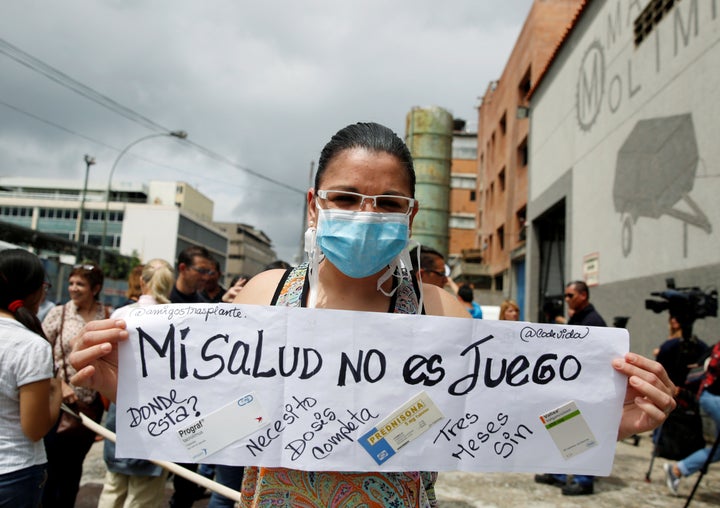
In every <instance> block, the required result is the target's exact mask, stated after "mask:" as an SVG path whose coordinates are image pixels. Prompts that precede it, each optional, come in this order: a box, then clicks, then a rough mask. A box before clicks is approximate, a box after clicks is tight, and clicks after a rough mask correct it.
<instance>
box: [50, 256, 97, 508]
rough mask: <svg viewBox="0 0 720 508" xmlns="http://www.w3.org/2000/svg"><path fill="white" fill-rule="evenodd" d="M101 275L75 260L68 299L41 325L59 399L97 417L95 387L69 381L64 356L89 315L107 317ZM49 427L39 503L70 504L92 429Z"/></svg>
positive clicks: (70, 368)
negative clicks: (56, 374) (50, 349)
mask: <svg viewBox="0 0 720 508" xmlns="http://www.w3.org/2000/svg"><path fill="white" fill-rule="evenodd" d="M103 281H104V276H103V272H102V270H101V269H100V267H99V266H98V265H97V264H95V263H93V262H85V263H83V264H80V265H75V266H74V267H73V269H72V270H71V271H70V276H69V277H68V292H69V293H70V301H69V302H67V303H66V304H64V305H58V306H57V307H55V308H53V309H52V310H51V311H50V312H48V315H47V316H46V317H45V319H44V320H43V324H42V327H43V330H44V331H45V335H46V336H47V338H48V340H49V341H50V343H51V344H52V345H53V358H54V361H55V368H56V369H58V371H59V372H60V378H61V379H62V395H63V402H65V403H66V404H69V405H72V404H76V403H77V402H78V401H80V402H82V403H84V404H87V405H89V406H90V407H91V408H92V409H91V411H92V413H93V414H94V415H96V418H95V419H96V420H97V421H99V420H100V418H101V417H102V413H103V402H102V400H101V398H100V395H99V394H98V392H96V391H95V390H91V389H88V388H82V387H79V386H73V385H72V384H70V378H71V377H72V376H73V375H74V374H75V369H74V368H73V366H72V365H71V364H70V362H69V361H68V358H67V357H68V355H69V354H70V352H71V351H72V345H71V341H72V340H73V339H74V338H75V337H76V336H77V335H79V334H80V331H81V330H82V329H83V327H84V326H85V325H86V324H87V323H89V322H90V321H94V320H96V319H105V318H107V317H108V315H107V311H106V310H105V306H104V305H103V304H102V303H101V302H100V301H99V298H100V291H101V290H102V286H103ZM55 430H56V429H53V430H52V431H51V432H50V433H49V434H48V435H47V436H46V437H45V450H46V451H47V456H48V482H47V485H46V486H45V492H44V494H43V506H45V507H52V508H72V507H73V506H74V505H75V497H76V496H77V491H78V488H79V487H80V478H81V477H82V465H83V461H84V460H85V455H87V453H88V451H89V450H90V447H91V446H92V444H93V442H94V441H95V433H94V432H93V431H91V430H89V429H87V428H85V427H83V428H82V429H79V430H78V431H77V432H73V433H72V434H67V433H61V434H58V433H57V432H55Z"/></svg>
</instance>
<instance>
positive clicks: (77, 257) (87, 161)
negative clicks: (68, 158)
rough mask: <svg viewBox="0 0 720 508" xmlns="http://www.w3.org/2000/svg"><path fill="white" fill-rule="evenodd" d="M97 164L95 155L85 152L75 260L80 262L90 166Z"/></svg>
mask: <svg viewBox="0 0 720 508" xmlns="http://www.w3.org/2000/svg"><path fill="white" fill-rule="evenodd" d="M93 164H95V157H90V156H89V155H88V154H85V184H84V185H83V191H82V196H81V197H80V212H79V213H78V226H77V233H76V234H75V241H76V242H77V251H76V252H75V262H76V263H80V261H81V259H80V246H81V243H80V238H81V236H82V227H83V219H84V218H85V196H86V195H87V184H88V175H89V174H90V166H92V165H93Z"/></svg>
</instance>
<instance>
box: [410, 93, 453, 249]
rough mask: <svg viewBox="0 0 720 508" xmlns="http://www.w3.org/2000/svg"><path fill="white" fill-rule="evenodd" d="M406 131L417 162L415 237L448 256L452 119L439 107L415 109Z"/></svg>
mask: <svg viewBox="0 0 720 508" xmlns="http://www.w3.org/2000/svg"><path fill="white" fill-rule="evenodd" d="M405 131H406V137H405V143H406V144H407V146H408V148H410V153H412V156H413V160H414V161H415V176H416V186H415V198H416V199H417V200H418V201H419V202H420V211H419V212H418V213H417V215H416V216H415V220H414V221H413V226H412V238H413V239H414V240H417V241H418V242H419V243H421V244H422V245H427V246H428V247H432V248H433V249H435V250H437V251H438V252H441V253H442V254H443V255H444V256H447V254H448V241H449V233H448V219H449V214H450V212H449V210H450V164H451V162H452V160H451V158H452V139H453V117H452V115H451V114H450V113H449V112H448V111H446V110H444V109H442V108H440V107H437V106H431V107H426V108H420V107H415V108H413V109H412V110H411V111H410V113H408V115H407V118H406V125H405Z"/></svg>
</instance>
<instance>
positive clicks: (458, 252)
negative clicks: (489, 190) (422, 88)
mask: <svg viewBox="0 0 720 508" xmlns="http://www.w3.org/2000/svg"><path fill="white" fill-rule="evenodd" d="M454 124H455V125H454V127H455V130H454V131H453V140H452V161H451V165H450V217H449V221H448V230H449V236H450V242H449V248H448V261H449V262H450V264H451V265H454V264H455V263H456V262H457V261H460V260H461V259H462V258H463V251H467V250H468V249H472V248H474V247H475V236H476V230H477V208H478V206H477V203H478V200H477V132H467V131H466V130H465V122H464V121H463V120H457V119H456V120H455V122H454Z"/></svg>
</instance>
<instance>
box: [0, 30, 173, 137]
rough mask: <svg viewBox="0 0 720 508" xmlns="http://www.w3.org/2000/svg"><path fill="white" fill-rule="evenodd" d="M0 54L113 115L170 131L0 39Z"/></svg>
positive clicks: (154, 128) (163, 130) (144, 125)
mask: <svg viewBox="0 0 720 508" xmlns="http://www.w3.org/2000/svg"><path fill="white" fill-rule="evenodd" d="M0 53H3V54H5V55H6V56H8V57H9V58H11V59H13V60H15V61H16V62H17V63H19V64H20V65H23V66H25V67H27V68H28V69H30V70H33V71H35V72H37V73H39V74H42V75H43V76H45V77H46V78H48V79H50V80H52V81H54V82H56V83H57V84H59V85H61V86H64V87H65V88H68V89H70V90H72V91H73V92H75V93H77V94H79V95H81V96H83V97H85V98H86V99H90V100H91V101H93V102H95V103H97V104H99V105H101V106H103V107H104V108H107V109H109V110H110V111H112V112H113V113H117V114H118V115H121V116H124V117H125V118H127V119H128V120H131V121H133V122H135V123H138V124H140V125H142V126H143V127H146V128H148V129H150V130H153V131H160V132H169V131H171V130H172V129H168V128H167V127H164V126H162V125H160V124H159V123H157V122H155V121H153V120H151V119H149V118H147V117H145V116H143V115H141V114H140V113H137V112H136V111H133V110H132V109H130V108H128V107H126V106H123V105H122V104H120V103H119V102H116V101H115V100H113V99H111V98H110V97H108V96H106V95H103V94H102V93H100V92H98V91H97V90H95V89H93V88H90V87H89V86H87V85H85V84H83V83H81V82H79V81H77V80H76V79H74V78H72V77H70V76H68V75H67V74H65V73H64V72H62V71H60V70H58V69H56V68H55V67H52V66H51V65H49V64H46V63H45V62H43V61H42V60H40V59H38V58H35V57H34V56H32V55H31V54H29V53H26V52H25V51H23V50H21V49H20V48H18V47H17V46H13V45H12V44H10V43H9V42H8V41H6V40H5V39H2V38H0Z"/></svg>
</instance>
